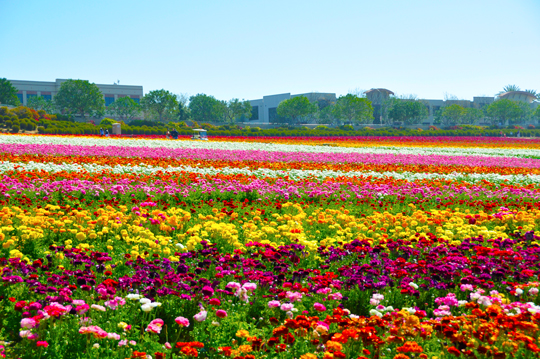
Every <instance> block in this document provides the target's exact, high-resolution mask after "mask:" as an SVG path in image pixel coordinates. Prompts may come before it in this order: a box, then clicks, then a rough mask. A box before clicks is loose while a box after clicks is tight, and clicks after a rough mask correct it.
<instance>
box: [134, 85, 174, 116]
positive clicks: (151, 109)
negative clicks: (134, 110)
mask: <svg viewBox="0 0 540 359" xmlns="http://www.w3.org/2000/svg"><path fill="white" fill-rule="evenodd" d="M141 106H142V107H143V109H144V110H145V111H146V112H148V113H149V114H150V115H157V116H158V117H159V121H160V122H161V121H163V119H173V118H175V117H176V111H177V108H178V99H177V98H176V95H174V94H172V93H171V92H169V91H166V90H163V89H161V90H154V91H150V92H149V93H147V94H146V95H145V96H144V97H143V98H142V100H141Z"/></svg>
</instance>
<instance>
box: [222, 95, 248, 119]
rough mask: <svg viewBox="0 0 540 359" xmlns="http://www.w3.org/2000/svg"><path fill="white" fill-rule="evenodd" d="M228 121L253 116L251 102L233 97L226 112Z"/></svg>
mask: <svg viewBox="0 0 540 359" xmlns="http://www.w3.org/2000/svg"><path fill="white" fill-rule="evenodd" d="M225 117H226V119H227V122H230V123H233V122H234V121H235V120H237V119H240V118H242V117H244V118H251V103H250V102H249V101H240V100H239V99H237V98H233V99H232V100H230V101H229V102H228V103H227V111H226V113H225Z"/></svg>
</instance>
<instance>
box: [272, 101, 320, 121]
mask: <svg viewBox="0 0 540 359" xmlns="http://www.w3.org/2000/svg"><path fill="white" fill-rule="evenodd" d="M315 112H317V105H315V104H313V103H311V102H309V99H308V98H307V97H306V96H297V97H293V98H290V99H288V100H284V101H281V102H280V103H279V105H278V107H277V114H278V116H280V117H285V118H290V119H291V120H292V123H293V124H297V123H299V122H300V119H301V118H302V117H304V116H307V115H310V114H313V113H315Z"/></svg>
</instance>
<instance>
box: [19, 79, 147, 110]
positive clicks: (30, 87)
mask: <svg viewBox="0 0 540 359" xmlns="http://www.w3.org/2000/svg"><path fill="white" fill-rule="evenodd" d="M9 81H10V82H11V83H12V84H13V86H14V87H15V88H16V89H17V90H18V92H17V97H18V98H19V101H20V102H21V103H22V104H23V105H27V104H28V100H29V99H30V98H32V97H34V96H41V97H43V98H44V99H46V100H52V99H53V98H54V96H56V94H57V93H58V91H60V86H61V85H62V82H65V81H67V80H66V79H56V81H55V82H45V81H21V80H9ZM96 85H97V87H98V88H99V90H100V91H101V93H102V94H103V98H104V99H105V106H109V105H110V104H111V103H113V102H114V101H115V100H116V99H118V98H120V97H130V98H132V99H133V100H134V101H135V102H137V103H139V102H140V101H141V98H142V97H143V87H142V86H132V85H118V84H112V85H102V84H96Z"/></svg>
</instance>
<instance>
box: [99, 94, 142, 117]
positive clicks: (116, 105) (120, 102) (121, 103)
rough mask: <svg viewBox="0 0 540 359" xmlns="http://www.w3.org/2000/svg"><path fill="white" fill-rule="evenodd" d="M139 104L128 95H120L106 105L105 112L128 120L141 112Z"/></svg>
mask: <svg viewBox="0 0 540 359" xmlns="http://www.w3.org/2000/svg"><path fill="white" fill-rule="evenodd" d="M141 111H142V109H141V106H140V105H139V104H138V103H137V102H135V101H134V100H133V99H131V98H129V97H120V98H119V99H117V100H116V101H114V102H113V103H111V104H110V105H109V106H108V107H107V113H108V114H109V115H111V116H115V117H117V118H118V119H119V120H121V121H129V120H131V119H132V118H134V117H136V116H138V115H139V114H140V113H141Z"/></svg>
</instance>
